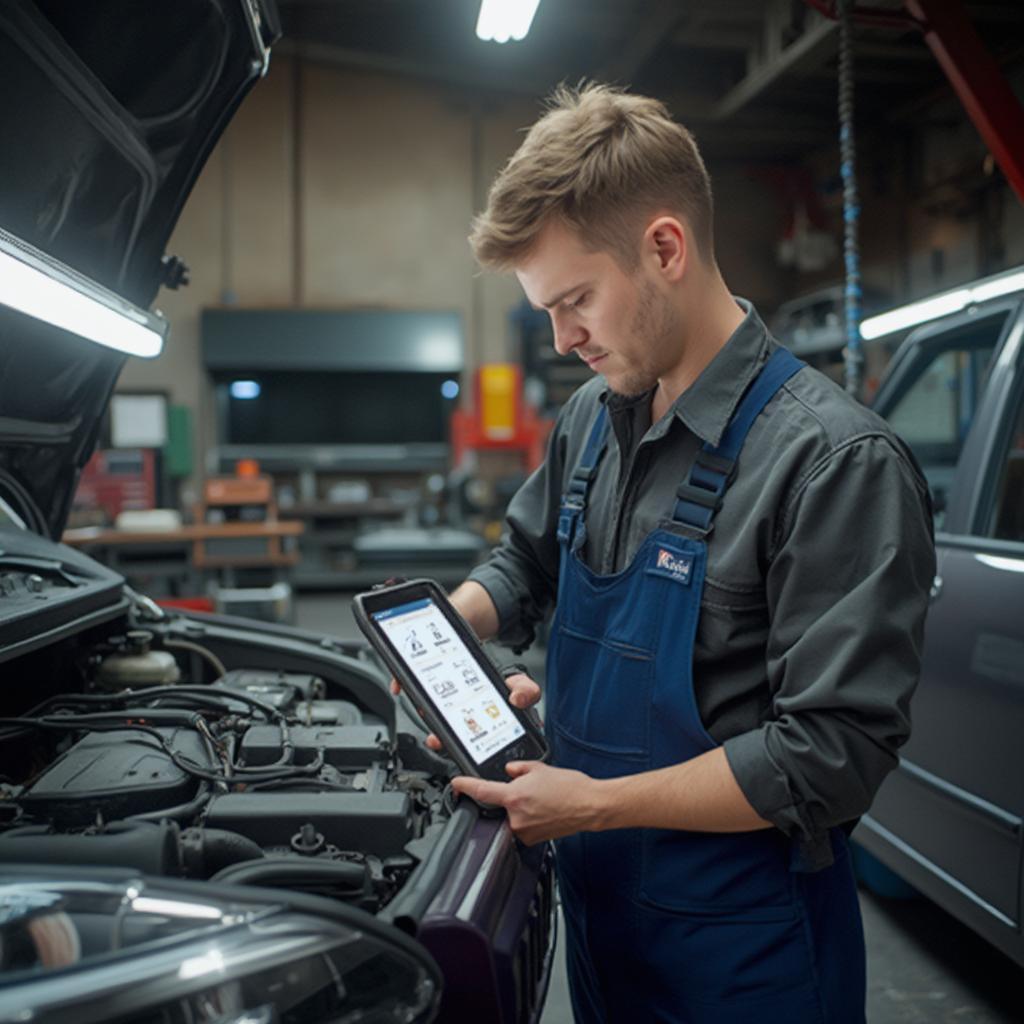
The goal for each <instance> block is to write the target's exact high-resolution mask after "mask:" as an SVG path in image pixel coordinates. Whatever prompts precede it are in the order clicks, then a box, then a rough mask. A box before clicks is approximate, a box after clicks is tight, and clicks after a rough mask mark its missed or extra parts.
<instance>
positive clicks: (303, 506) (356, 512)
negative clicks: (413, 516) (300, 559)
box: [281, 498, 415, 519]
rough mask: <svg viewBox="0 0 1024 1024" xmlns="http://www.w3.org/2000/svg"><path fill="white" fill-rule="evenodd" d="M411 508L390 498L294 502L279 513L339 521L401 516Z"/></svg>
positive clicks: (405, 503) (411, 507)
mask: <svg viewBox="0 0 1024 1024" xmlns="http://www.w3.org/2000/svg"><path fill="white" fill-rule="evenodd" d="M413 508H415V506H414V505H410V504H408V503H407V502H401V501H394V500H393V499H391V498H370V499H368V500H367V501H296V502H293V503H292V504H290V505H286V506H284V507H283V508H282V509H281V511H282V512H287V513H288V515H291V516H299V517H301V518H303V519H330V518H332V517H337V518H339V519H340V518H342V517H344V516H385V515H403V514H404V513H406V512H408V511H410V509H413Z"/></svg>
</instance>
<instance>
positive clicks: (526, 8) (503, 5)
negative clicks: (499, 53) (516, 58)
mask: <svg viewBox="0 0 1024 1024" xmlns="http://www.w3.org/2000/svg"><path fill="white" fill-rule="evenodd" d="M539 3H540V0H481V3H480V17H479V18H477V20H476V34H477V36H478V37H479V38H480V39H483V40H484V41H485V42H490V41H492V40H493V41H494V42H495V43H507V42H508V41H509V40H510V39H514V40H516V42H518V41H519V40H520V39H525V38H526V33H527V32H529V31H530V25H531V24H532V23H533V16H534V14H536V13H537V5H538V4H539Z"/></svg>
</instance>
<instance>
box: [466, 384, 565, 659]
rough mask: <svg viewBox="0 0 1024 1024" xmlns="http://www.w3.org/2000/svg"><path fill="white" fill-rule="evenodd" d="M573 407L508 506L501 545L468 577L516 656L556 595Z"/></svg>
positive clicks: (501, 637) (500, 636)
mask: <svg viewBox="0 0 1024 1024" xmlns="http://www.w3.org/2000/svg"><path fill="white" fill-rule="evenodd" d="M572 405H573V403H572V402H570V403H569V404H568V405H566V406H565V407H564V408H563V409H562V412H561V413H560V415H559V417H558V421H557V422H556V424H555V426H554V428H553V430H552V432H551V437H550V438H549V439H548V448H547V455H546V457H545V459H544V462H543V463H542V464H541V465H540V466H539V467H538V468H537V469H536V470H535V471H534V472H533V473H532V474H531V475H530V477H529V478H528V479H527V481H526V482H525V483H524V484H523V486H522V487H521V488H520V489H519V490H518V491H517V492H516V494H515V496H514V497H513V498H512V501H511V502H510V503H509V506H508V510H507V512H506V517H505V533H504V535H503V536H502V539H501V542H500V543H499V544H498V546H497V547H496V548H495V549H494V550H493V551H492V552H491V555H490V557H489V558H488V560H487V561H486V562H484V563H483V564H482V565H480V566H478V567H477V568H475V569H474V570H473V571H472V572H471V573H470V575H469V579H471V580H474V581H475V582H477V583H479V584H480V585H481V586H482V587H484V589H485V590H486V591H487V592H488V594H490V596H491V600H492V601H493V602H494V606H495V608H496V609H497V612H498V621H499V624H500V625H499V630H498V635H497V637H496V638H495V639H497V640H498V642H499V643H503V644H506V645H507V646H509V647H512V648H513V650H515V651H516V652H519V651H522V650H525V649H526V648H527V647H529V646H530V644H531V643H532V642H533V639H534V635H535V631H536V626H537V624H538V623H539V622H540V621H541V619H543V617H544V615H545V614H546V613H547V611H548V609H549V608H550V607H551V605H552V604H553V603H554V600H555V597H556V595H557V593H558V561H559V551H558V540H557V526H558V508H559V502H560V500H561V493H562V480H563V471H564V466H565V458H566V448H567V439H566V421H567V419H569V418H571V415H572Z"/></svg>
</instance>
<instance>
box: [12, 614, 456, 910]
mask: <svg viewBox="0 0 1024 1024" xmlns="http://www.w3.org/2000/svg"><path fill="white" fill-rule="evenodd" d="M138 625H139V623H138V616H135V615H129V616H124V617H120V618H116V619H114V620H113V621H112V622H111V623H110V624H109V625H108V626H106V627H99V628H96V627H94V628H92V629H91V630H88V631H86V632H85V633H83V634H79V635H75V636H72V637H69V638H65V639H63V640H61V641H60V643H58V644H56V645H53V646H51V647H50V648H46V649H43V650H39V651H35V652H33V653H32V654H30V655H26V656H23V657H21V658H20V659H17V660H15V661H9V662H7V664H5V666H4V670H5V675H6V677H7V678H8V680H12V681H13V680H16V681H17V682H16V683H15V686H14V690H15V692H16V693H18V694H20V695H21V697H22V700H21V701H20V702H18V701H16V702H15V703H23V704H25V709H24V710H22V711H21V712H20V713H19V714H17V715H14V716H8V717H3V718H2V719H0V864H14V863H18V864H40V863H52V864H79V865H91V866H109V867H132V868H136V869H138V870H140V871H145V872H147V873H151V874H157V875H163V876H168V877H178V878H191V879H203V880H213V881H218V882H234V883H245V884H255V885H260V884H263V885H272V886H277V887H286V888H293V889H295V890H298V891H302V892H307V893H315V894H318V895H328V896H332V897H334V898H338V899H342V900H344V901H346V902H347V903H350V904H352V905H355V906H358V907H360V908H362V909H365V910H368V911H370V912H371V913H377V912H379V911H380V910H381V909H382V908H384V907H386V906H387V905H388V903H389V902H390V901H391V899H392V898H393V897H394V896H395V894H396V893H398V892H399V891H400V890H401V888H402V886H403V885H404V884H405V882H406V880H407V879H408V878H409V876H410V874H411V873H412V872H413V870H414V869H415V867H416V866H417V864H419V863H420V862H421V861H422V860H423V858H424V856H425V855H426V853H427V851H428V850H429V848H430V845H431V840H432V838H433V837H435V836H436V835H437V833H438V832H439V828H437V827H436V826H439V825H440V824H443V822H444V821H446V820H447V819H448V818H449V817H450V815H451V812H452V807H451V802H450V793H449V792H448V791H447V781H448V770H449V768H448V762H447V761H444V760H443V759H441V758H438V757H436V756H435V755H433V754H432V753H431V752H430V751H429V750H427V749H426V748H425V747H424V746H423V745H422V743H421V739H422V736H415V735H412V734H411V733H414V732H415V729H412V730H411V732H410V733H405V734H404V735H403V734H400V732H399V730H398V727H397V725H396V721H395V720H394V719H392V720H391V721H388V719H387V716H386V715H385V714H382V713H380V711H382V710H383V708H381V707H380V706H378V707H377V708H376V709H374V708H373V707H369V706H367V705H368V701H367V700H366V699H365V697H364V699H362V700H360V699H358V697H359V696H360V695H361V694H365V692H366V690H367V685H368V684H367V680H366V677H367V674H368V669H367V667H366V666H365V665H361V666H359V668H360V672H359V673H357V674H356V675H357V678H356V679H355V681H356V682H358V684H359V685H353V686H352V687H347V686H346V685H345V682H344V679H343V673H342V678H339V675H338V673H337V671H336V668H335V667H332V666H326V667H327V669H328V670H327V671H325V672H323V673H321V674H317V673H316V672H313V671H285V670H281V669H270V668H266V667H253V668H247V667H232V668H227V667H226V665H225V663H224V661H222V656H223V655H224V653H225V651H228V652H231V651H239V650H241V651H244V650H245V646H246V642H247V640H246V635H245V634H246V630H245V629H239V628H234V627H230V626H229V627H223V628H221V629H218V627H216V626H210V627H203V626H199V627H196V626H195V625H194V624H190V623H189V620H187V619H184V618H177V619H175V617H173V616H172V617H170V618H169V619H168V620H167V621H165V622H162V623H158V624H156V625H152V626H151V627H150V628H148V629H140V628H128V629H125V630H124V631H123V632H121V631H117V628H118V627H119V626H120V627H123V626H129V627H137V626H138ZM252 632H253V633H254V634H256V635H258V633H257V631H252ZM207 633H208V634H210V635H212V636H214V638H215V639H216V638H217V636H218V635H219V638H220V640H221V643H220V647H219V650H220V654H218V653H216V652H215V650H214V647H215V646H217V645H216V643H211V644H210V645H209V646H207V645H206V644H205V643H204V642H203V640H204V639H209V637H207V636H205V635H204V634H207ZM225 637H227V638H228V639H229V640H231V642H232V643H233V644H234V647H232V646H231V644H227V643H225V640H224V638H225ZM254 642H255V641H254ZM282 643H284V641H282ZM288 643H290V644H291V646H292V647H293V648H301V647H303V646H307V647H308V646H309V645H308V644H304V643H303V641H301V640H289V641H288ZM253 650H254V654H253V658H252V660H253V662H255V663H256V664H257V665H258V666H259V665H260V663H261V662H263V663H265V661H266V654H265V652H264V653H262V654H261V653H260V649H259V648H258V647H255V648H254V649H253ZM304 656H305V658H306V660H307V661H308V660H309V655H308V653H307V654H305V655H304ZM242 657H243V658H244V654H243V655H242ZM314 657H315V656H314ZM324 657H325V658H326V655H324ZM346 657H347V656H346V655H339V654H338V653H337V652H335V653H334V655H333V662H334V663H335V666H336V664H337V663H338V662H339V661H341V662H344V661H345V660H346ZM285 660H287V659H285ZM55 674H56V675H58V676H59V677H60V678H58V679H56V680H55V679H54V678H53V677H54V675H55ZM378 675H379V673H378ZM40 676H43V677H48V678H45V681H43V682H42V685H39V684H38V681H39V677H40ZM385 679H386V676H383V675H379V682H378V684H377V687H376V689H377V690H381V691H383V699H384V700H385V701H390V696H388V695H387V694H386V691H384V690H383V684H384V681H385ZM34 682H36V685H35V686H33V683H34ZM33 690H34V691H35V692H34V693H33ZM51 690H52V691H54V692H49V693H48V695H46V696H44V697H43V699H42V700H37V702H36V703H27V701H26V696H27V695H28V694H30V693H31V694H32V695H33V696H36V697H38V696H39V695H41V693H47V692H48V691H51ZM8 692H9V693H10V692H11V691H10V689H9V690H8ZM10 703H11V702H8V706H10ZM384 706H385V707H387V705H386V704H385V705H384Z"/></svg>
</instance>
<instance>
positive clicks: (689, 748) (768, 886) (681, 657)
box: [547, 349, 865, 1024]
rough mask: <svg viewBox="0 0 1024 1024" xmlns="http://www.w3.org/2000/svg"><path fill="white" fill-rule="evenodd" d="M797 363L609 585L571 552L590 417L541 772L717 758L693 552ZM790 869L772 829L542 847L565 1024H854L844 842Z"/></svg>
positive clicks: (587, 466) (600, 838)
mask: <svg viewBox="0 0 1024 1024" xmlns="http://www.w3.org/2000/svg"><path fill="white" fill-rule="evenodd" d="M802 365H803V364H802V363H800V362H799V361H798V360H796V359H795V358H794V357H793V356H792V355H790V353H788V352H787V351H785V350H784V349H780V350H777V351H776V352H775V353H774V354H773V356H772V357H771V359H769V361H768V362H767V363H766V365H765V366H764V368H763V369H762V371H761V373H760V375H759V377H758V378H757V379H756V380H755V382H754V383H753V384H752V386H751V387H750V388H749V389H748V392H747V394H746V395H745V396H744V398H743V400H742V401H741V402H740V404H739V406H738V407H737V410H736V412H735V414H734V416H733V418H732V420H731V421H730V423H729V426H728V428H727V429H726V432H725V434H724V436H723V438H722V441H721V443H720V444H719V446H718V447H717V448H714V447H711V446H710V445H707V444H705V445H704V446H703V448H702V449H701V451H700V453H699V454H698V456H697V460H696V463H695V465H694V466H693V468H692V469H691V471H690V473H689V476H688V478H687V480H686V481H685V482H684V483H683V484H682V485H681V486H680V488H679V491H678V501H677V504H676V508H675V512H674V515H673V516H672V521H671V523H666V527H670V528H663V529H661V528H660V529H656V530H655V531H654V532H652V533H651V534H649V535H648V536H647V538H646V539H645V540H644V542H643V544H642V545H641V546H640V549H639V550H638V551H637V553H636V555H635V556H634V558H633V560H632V562H631V563H630V564H629V565H628V566H627V567H626V568H625V569H623V570H622V571H621V572H617V573H613V574H611V575H599V574H597V573H594V572H592V571H591V570H590V569H589V568H588V567H587V566H586V564H585V563H584V561H583V559H582V557H581V554H580V551H581V548H582V545H583V543H584V538H585V526H584V519H585V514H586V505H587V494H588V491H589V488H590V481H591V479H592V478H593V476H594V473H595V471H596V468H597V464H598V462H599V460H600V457H601V454H602V452H603V449H604V444H605V438H606V436H607V429H608V423H607V414H606V412H605V410H604V408H603V407H602V409H601V411H600V413H599V415H598V417H597V421H596V422H595V424H594V426H593V429H592V431H591V433H590V436H589V439H588V442H587V445H586V447H585V449H584V452H583V455H582V457H581V459H580V463H579V465H578V466H577V467H576V468H575V470H574V473H573V476H572V478H571V483H570V487H569V490H568V493H567V495H566V497H565V498H564V499H563V503H562V507H561V511H560V516H559V526H558V537H559V543H560V548H561V563H560V565H561V569H560V576H559V586H558V607H557V613H556V616H555V621H554V624H553V627H552V636H551V642H550V646H549V651H548V663H547V729H548V734H549V742H550V744H551V748H552V762H553V763H554V764H556V765H560V766H563V767H566V768H575V769H577V770H579V771H582V772H585V773H586V774H587V775H590V776H593V777H597V778H612V777H615V776H620V775H629V774H634V773H637V772H643V771H648V770H650V769H655V768H662V767H665V766H668V765H673V764H678V763H679V762H682V761H686V760H689V759H690V758H693V757H696V756H697V755H698V754H702V753H704V752H705V751H707V750H711V749H712V748H714V747H715V746H717V744H716V742H715V741H714V740H713V739H712V738H711V736H709V735H708V733H707V732H706V731H705V729H704V727H703V725H702V724H701V720H700V716H699V714H698V710H697V702H696V699H695V696H694V686H693V670H692V669H693V644H694V636H695V633H696V628H697V617H698V615H699V614H700V602H701V593H702V591H703V587H704V575H705V568H706V564H707V544H706V542H705V538H706V537H707V535H708V533H709V532H710V530H711V527H712V524H713V521H714V516H715V513H716V511H717V509H718V507H719V506H720V504H721V499H722V495H723V494H724V493H725V490H726V487H727V486H728V483H729V480H730V477H731V474H732V471H733V467H734V466H735V462H736V457H737V455H738V454H739V451H740V448H741V447H742V445H743V442H744V440H745V438H746V436H747V432H748V431H749V429H750V426H751V424H752V423H753V422H754V420H755V419H756V417H757V416H758V414H759V413H760V412H761V410H762V409H763V408H764V407H765V405H767V403H768V402H769V400H770V399H771V398H772V396H773V395H774V394H775V393H776V391H777V390H778V389H779V387H781V385H782V384H783V383H784V382H785V381H786V380H788V379H789V377H791V376H792V375H793V374H794V373H796V371H797V370H798V369H800V367H801V366H802ZM832 846H833V851H834V853H835V863H834V864H833V865H832V866H831V867H828V868H825V869H824V870H821V871H817V872H807V871H804V870H801V867H802V865H801V863H800V859H799V857H798V856H797V854H796V846H795V843H794V842H793V841H791V840H789V839H787V838H786V837H785V836H784V835H783V834H782V833H781V832H779V831H778V830H776V829H765V830H762V831H755V832H744V833H731V834H714V833H699V832H685V831H681V830H661V829H619V830H613V831H607V832H584V833H580V834H577V835H573V836H568V837H566V838H565V839H561V840H559V841H558V843H557V845H556V848H557V863H558V878H559V884H560V886H561V889H562V894H563V905H564V911H565V920H566V931H567V959H568V969H569V980H570V990H571V995H572V1002H573V1010H574V1014H575V1017H576V1020H577V1021H578V1022H581V1024H582V1022H586V1024H591V1022H608V1024H619V1022H623V1021H626V1022H635V1024H648V1022H655V1021H657V1022H680V1024H683V1022H685V1024H751V1022H754V1021H756V1022H763V1024H811V1022H813V1024H863V1021H864V991H865V978H864V942H863V934H862V930H861V920H860V909H859V906H858V903H857V893H856V887H855V884H854V881H853V876H852V871H851V868H850V863H849V856H848V852H847V849H846V837H845V834H844V833H843V832H842V830H841V829H834V830H833V835H832Z"/></svg>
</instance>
